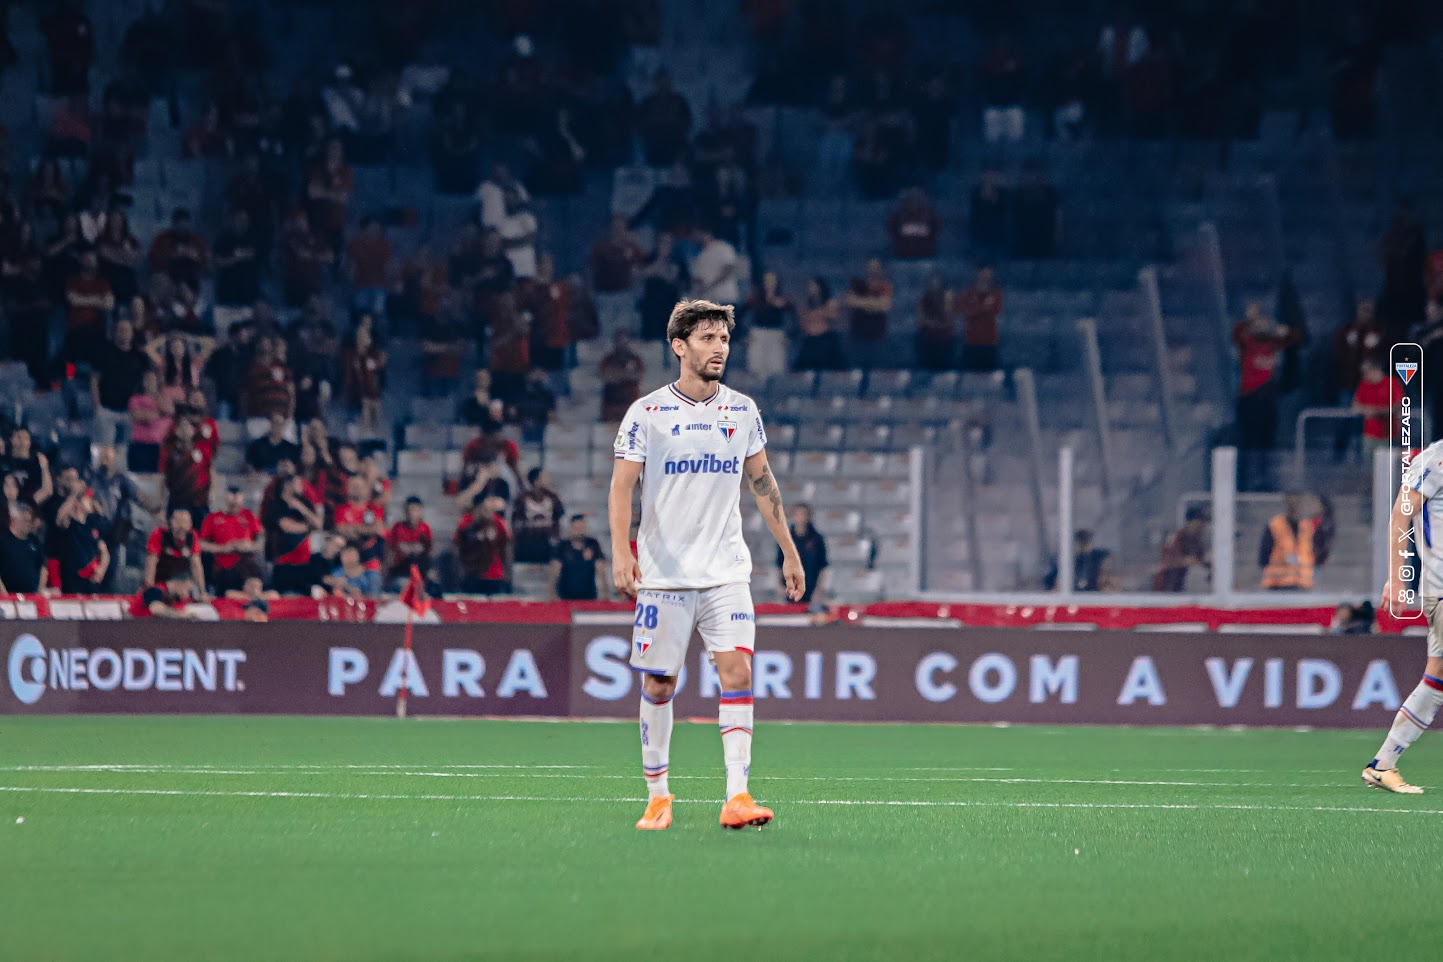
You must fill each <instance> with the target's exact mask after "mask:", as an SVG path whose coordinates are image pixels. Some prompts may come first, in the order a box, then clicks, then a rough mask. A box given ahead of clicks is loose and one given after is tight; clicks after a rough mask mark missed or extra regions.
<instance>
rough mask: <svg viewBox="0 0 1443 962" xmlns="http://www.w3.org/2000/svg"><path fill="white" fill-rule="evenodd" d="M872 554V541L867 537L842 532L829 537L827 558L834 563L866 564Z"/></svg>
mask: <svg viewBox="0 0 1443 962" xmlns="http://www.w3.org/2000/svg"><path fill="white" fill-rule="evenodd" d="M818 530H819V531H820V530H821V529H820V528H819V529H818ZM871 556H872V542H871V541H870V540H869V539H867V538H859V537H857V536H856V535H854V534H840V535H835V536H832V537H829V538H828V539H827V560H828V561H830V562H831V563H833V564H851V565H863V566H865V565H866V564H867V562H868V560H869V559H870V558H871Z"/></svg>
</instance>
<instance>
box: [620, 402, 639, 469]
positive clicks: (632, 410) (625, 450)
mask: <svg viewBox="0 0 1443 962" xmlns="http://www.w3.org/2000/svg"><path fill="white" fill-rule="evenodd" d="M612 451H613V452H614V453H615V454H616V460H618V461H635V462H637V463H638V464H645V463H646V411H645V410H644V408H643V406H642V403H641V402H640V401H637V402H636V403H634V404H632V406H631V407H629V408H627V409H626V417H624V418H622V419H621V427H620V429H619V430H617V432H616V443H615V444H614V445H613V446H612Z"/></svg>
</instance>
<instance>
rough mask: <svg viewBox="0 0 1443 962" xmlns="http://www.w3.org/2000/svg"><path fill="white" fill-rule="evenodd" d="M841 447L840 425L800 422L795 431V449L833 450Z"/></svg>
mask: <svg viewBox="0 0 1443 962" xmlns="http://www.w3.org/2000/svg"><path fill="white" fill-rule="evenodd" d="M841 445H842V426H841V425H840V424H818V423H815V422H810V423H809V422H806V421H804V422H802V424H801V426H800V427H799V428H798V429H797V447H799V448H820V449H823V450H825V449H835V448H839V447H841Z"/></svg>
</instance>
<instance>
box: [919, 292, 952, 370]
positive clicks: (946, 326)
mask: <svg viewBox="0 0 1443 962" xmlns="http://www.w3.org/2000/svg"><path fill="white" fill-rule="evenodd" d="M953 316H954V304H953V298H952V293H951V291H949V290H947V288H946V286H945V285H944V284H943V283H942V275H941V274H933V275H931V276H930V277H928V278H927V287H926V289H924V290H923V291H922V296H921V297H919V298H917V366H918V367H919V368H922V369H923V370H928V371H946V370H950V369H951V368H953V367H954V366H955V365H956V358H957V330H956V324H955V323H954V320H953Z"/></svg>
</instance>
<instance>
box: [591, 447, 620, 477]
mask: <svg viewBox="0 0 1443 962" xmlns="http://www.w3.org/2000/svg"><path fill="white" fill-rule="evenodd" d="M590 464H591V472H590V473H591V476H592V477H593V478H609V477H611V471H612V468H613V467H614V466H615V464H616V455H615V454H613V453H612V451H611V449H610V448H602V449H599V450H598V449H597V448H592V449H591V458H590Z"/></svg>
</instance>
